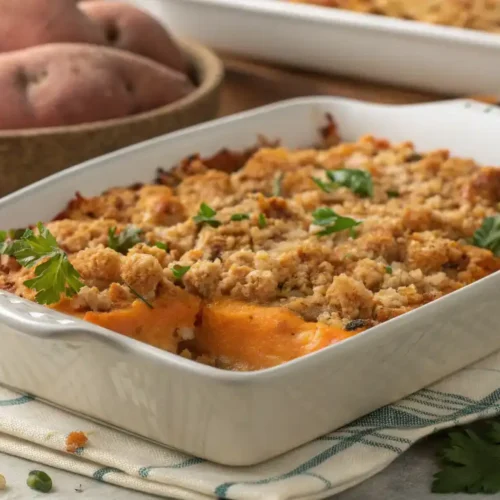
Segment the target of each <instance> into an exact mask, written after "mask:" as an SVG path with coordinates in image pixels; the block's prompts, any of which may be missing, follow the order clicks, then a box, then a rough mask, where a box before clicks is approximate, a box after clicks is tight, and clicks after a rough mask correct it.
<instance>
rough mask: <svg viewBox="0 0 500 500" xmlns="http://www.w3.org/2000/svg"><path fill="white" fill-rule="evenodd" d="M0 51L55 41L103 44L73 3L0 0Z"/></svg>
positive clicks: (99, 32) (97, 30)
mask: <svg viewBox="0 0 500 500" xmlns="http://www.w3.org/2000/svg"><path fill="white" fill-rule="evenodd" d="M0 12H1V14H0V34H1V36H0V52H9V51H12V50H19V49H24V48H27V47H33V46H35V45H42V44H45V43H56V42H73V43H92V44H98V45H105V44H106V43H107V42H106V38H105V36H104V33H103V31H102V29H101V28H100V27H99V26H98V25H97V24H96V23H94V22H93V21H92V20H91V19H89V17H88V16H86V15H85V14H84V13H83V12H82V11H81V10H80V9H79V8H78V5H77V2H76V1H75V0H22V1H16V0H14V1H13V0H0Z"/></svg>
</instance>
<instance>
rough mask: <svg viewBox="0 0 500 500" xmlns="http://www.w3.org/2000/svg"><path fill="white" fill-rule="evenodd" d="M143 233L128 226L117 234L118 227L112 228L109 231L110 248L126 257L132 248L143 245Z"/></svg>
mask: <svg viewBox="0 0 500 500" xmlns="http://www.w3.org/2000/svg"><path fill="white" fill-rule="evenodd" d="M141 232H142V231H141V230H140V229H139V228H137V227H134V226H127V227H126V228H125V229H123V230H122V231H120V232H119V233H118V234H116V227H110V228H109V231H108V247H109V248H111V249H112V250H114V251H115V252H119V253H121V254H123V255H126V254H127V252H128V251H129V250H130V249H131V248H132V247H134V246H135V245H137V244H138V243H141V238H139V235H140V234H141Z"/></svg>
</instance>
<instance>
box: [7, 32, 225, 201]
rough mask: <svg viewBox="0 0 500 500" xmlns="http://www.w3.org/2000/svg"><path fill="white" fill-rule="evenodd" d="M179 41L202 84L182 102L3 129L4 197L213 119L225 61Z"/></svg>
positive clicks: (206, 50) (203, 49)
mask: <svg viewBox="0 0 500 500" xmlns="http://www.w3.org/2000/svg"><path fill="white" fill-rule="evenodd" d="M180 44H181V46H182V48H183V50H184V51H185V53H186V54H187V55H188V57H189V59H190V61H191V67H192V72H193V77H194V79H195V80H196V83H197V87H196V89H195V90H194V91H193V92H192V93H191V94H189V95H187V96H186V97H184V98H182V99H180V100H179V101H176V102H173V103H171V104H168V105H167V106H162V107H161V108H157V109H154V110H152V111H148V112H146V113H140V114H137V115H134V116H131V117H127V118H119V119H115V120H106V121H99V122H93V123H86V124H82V125H71V126H66V127H47V128H39V129H27V130H5V131H0V197H1V196H4V195H6V194H8V193H11V192H13V191H15V190H17V189H19V188H21V187H24V186H26V185H28V184H31V183H33V182H35V181H37V180H40V179H42V178H44V177H47V176H48V175H51V174H53V173H55V172H58V171H60V170H63V169H65V168H67V167H70V166H73V165H76V164H78V163H81V162H83V161H85V160H89V159H91V158H95V157H96V156H100V155H103V154H105V153H109V152H111V151H115V150H117V149H120V148H123V147H125V146H129V145H131V144H134V143H137V142H140V141H144V140H146V139H150V138H152V137H155V136H158V135H162V134H166V133H167V132H172V131H174V130H178V129H181V128H184V127H188V126H190V125H195V124H196V123H200V122H203V121H206V120H210V119H212V118H214V117H215V115H216V114H217V111H218V106H219V96H220V90H221V85H222V81H223V77H224V69H223V64H222V62H221V61H220V59H219V58H218V57H217V56H216V55H215V54H214V53H213V52H212V51H210V50H209V49H207V48H205V47H203V46H201V45H199V44H197V43H194V42H192V41H186V40H182V41H180Z"/></svg>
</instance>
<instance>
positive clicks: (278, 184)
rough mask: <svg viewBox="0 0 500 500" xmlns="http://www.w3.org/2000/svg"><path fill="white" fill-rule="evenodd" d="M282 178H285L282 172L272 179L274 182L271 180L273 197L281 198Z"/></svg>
mask: <svg viewBox="0 0 500 500" xmlns="http://www.w3.org/2000/svg"><path fill="white" fill-rule="evenodd" d="M283 177H285V173H284V172H279V173H278V174H276V176H275V177H274V180H273V196H281V195H282V183H283Z"/></svg>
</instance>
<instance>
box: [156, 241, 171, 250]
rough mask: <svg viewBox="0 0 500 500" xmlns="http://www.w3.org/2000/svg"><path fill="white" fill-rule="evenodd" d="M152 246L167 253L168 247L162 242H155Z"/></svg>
mask: <svg viewBox="0 0 500 500" xmlns="http://www.w3.org/2000/svg"><path fill="white" fill-rule="evenodd" d="M153 246H155V247H156V248H160V249H161V250H165V252H168V250H169V249H168V245H167V244H166V243H163V242H162V241H156V242H155V243H154V244H153Z"/></svg>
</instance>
